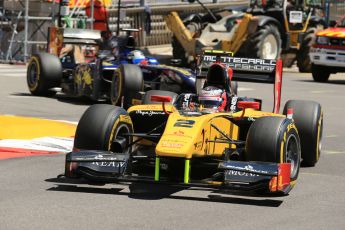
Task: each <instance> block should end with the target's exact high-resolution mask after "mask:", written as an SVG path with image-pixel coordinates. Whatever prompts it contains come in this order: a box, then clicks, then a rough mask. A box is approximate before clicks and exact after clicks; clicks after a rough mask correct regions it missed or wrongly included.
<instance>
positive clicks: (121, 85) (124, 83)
mask: <svg viewBox="0 0 345 230" xmlns="http://www.w3.org/2000/svg"><path fill="white" fill-rule="evenodd" d="M143 89H144V78H143V73H142V71H141V69H140V67H139V66H137V65H132V64H125V65H120V67H119V69H118V70H117V71H116V73H115V75H114V77H113V79H112V83H111V90H110V100H111V104H113V105H119V106H120V105H123V108H125V109H127V108H129V107H130V106H131V105H133V104H135V103H134V100H141V96H140V92H141V91H143ZM122 98H123V99H122Z"/></svg>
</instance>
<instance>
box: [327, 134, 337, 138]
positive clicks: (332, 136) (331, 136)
mask: <svg viewBox="0 0 345 230" xmlns="http://www.w3.org/2000/svg"><path fill="white" fill-rule="evenodd" d="M334 137H339V135H335V134H334V135H327V136H325V138H334Z"/></svg>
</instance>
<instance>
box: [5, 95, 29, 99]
mask: <svg viewBox="0 0 345 230" xmlns="http://www.w3.org/2000/svg"><path fill="white" fill-rule="evenodd" d="M7 98H14V99H17V98H20V99H23V98H32V96H30V95H27V96H24V95H23V96H16V95H9V96H7Z"/></svg>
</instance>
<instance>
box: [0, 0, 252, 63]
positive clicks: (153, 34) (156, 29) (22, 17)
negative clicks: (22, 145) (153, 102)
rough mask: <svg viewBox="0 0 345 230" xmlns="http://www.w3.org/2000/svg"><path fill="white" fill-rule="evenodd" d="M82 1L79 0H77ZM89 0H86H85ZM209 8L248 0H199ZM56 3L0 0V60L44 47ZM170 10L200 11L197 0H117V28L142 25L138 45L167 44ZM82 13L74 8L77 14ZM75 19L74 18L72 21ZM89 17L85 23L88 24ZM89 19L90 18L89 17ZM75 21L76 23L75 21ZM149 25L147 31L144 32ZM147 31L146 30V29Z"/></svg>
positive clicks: (113, 18)
mask: <svg viewBox="0 0 345 230" xmlns="http://www.w3.org/2000/svg"><path fill="white" fill-rule="evenodd" d="M79 1H82V0H79ZM87 1H89V0H87ZM202 2H203V3H204V4H205V6H206V7H208V8H210V9H221V8H225V7H236V6H243V5H247V4H248V2H249V0H202ZM58 6H59V5H58V3H57V1H54V0H50V1H49V0H7V1H3V2H0V40H1V44H0V60H6V61H13V60H19V61H24V62H25V61H26V60H27V59H28V57H30V56H31V54H32V53H35V52H40V51H44V50H45V49H46V44H47V31H48V27H49V26H51V25H54V24H56V19H57V13H58V9H59V8H58ZM117 7H118V1H117V0H115V1H112V4H111V5H110V7H109V8H108V11H109V14H108V15H109V23H110V30H111V31H113V32H115V31H117V23H116V22H117V16H118V10H117ZM171 11H177V12H179V14H181V15H188V14H190V13H193V12H204V11H205V10H204V9H203V8H202V7H201V6H200V5H199V4H198V3H193V4H191V3H189V2H187V1H182V2H181V1H178V0H160V1H159V0H146V1H145V0H121V8H120V19H121V23H120V28H142V30H141V31H140V33H139V34H138V37H137V39H138V44H139V45H140V46H152V45H162V44H169V43H170V42H171V37H172V34H171V32H170V31H169V30H168V29H167V27H166V23H165V21H164V16H165V15H167V14H168V13H169V12H171ZM80 15H81V16H84V17H85V14H83V12H82V10H81V12H80V10H79V9H78V16H80ZM75 22H77V21H75ZM89 22H90V20H87V23H86V27H89V28H90V23H89ZM91 22H92V20H91ZM75 24H76V23H75ZM145 27H150V32H149V33H146V32H145ZM146 31H147V30H146Z"/></svg>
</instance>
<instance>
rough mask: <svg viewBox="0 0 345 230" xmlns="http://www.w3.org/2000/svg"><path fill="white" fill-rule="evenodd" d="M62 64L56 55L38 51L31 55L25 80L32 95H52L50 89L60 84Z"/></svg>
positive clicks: (53, 92)
mask: <svg viewBox="0 0 345 230" xmlns="http://www.w3.org/2000/svg"><path fill="white" fill-rule="evenodd" d="M61 78H62V65H61V61H60V59H59V58H58V57H56V56H54V55H52V54H48V53H39V54H34V55H32V57H31V59H30V61H29V64H28V69H27V74H26V81H27V84H28V87H29V90H30V92H31V94H32V95H35V96H53V95H55V94H56V92H55V91H52V90H51V89H52V88H54V87H58V86H60V82H61Z"/></svg>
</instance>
